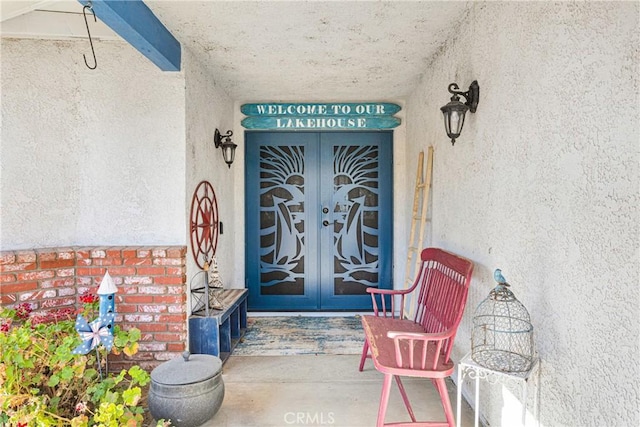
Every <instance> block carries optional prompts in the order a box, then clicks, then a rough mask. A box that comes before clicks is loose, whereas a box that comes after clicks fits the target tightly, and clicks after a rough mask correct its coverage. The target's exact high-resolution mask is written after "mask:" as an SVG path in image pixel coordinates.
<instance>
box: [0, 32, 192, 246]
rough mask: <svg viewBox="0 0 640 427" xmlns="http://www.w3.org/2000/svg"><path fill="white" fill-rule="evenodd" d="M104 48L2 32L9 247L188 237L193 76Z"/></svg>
mask: <svg viewBox="0 0 640 427" xmlns="http://www.w3.org/2000/svg"><path fill="white" fill-rule="evenodd" d="M94 45H95V48H96V55H97V59H98V68H97V69H96V70H93V71H92V70H89V69H88V68H87V67H86V66H85V64H84V61H83V58H82V54H83V53H86V54H88V55H89V56H90V50H89V44H88V43H87V41H46V40H17V39H2V45H1V52H2V64H1V67H2V76H1V87H2V131H1V135H2V141H1V145H0V162H1V163H0V165H1V175H0V181H1V182H0V210H1V212H2V214H1V215H0V247H1V249H3V250H7V249H24V248H38V247H48V246H65V245H111V244H115V245H128V244H131V245H145V244H153V245H158V244H184V243H185V233H184V230H185V215H184V209H183V204H182V203H181V201H182V200H184V199H185V188H184V187H185V185H184V176H185V142H184V141H185V130H184V115H185V112H184V110H185V101H184V76H183V74H182V73H163V72H161V71H160V70H158V69H157V67H155V66H154V65H153V64H152V63H151V62H149V61H148V60H147V59H146V58H145V57H143V56H142V55H140V54H139V53H138V52H137V51H136V50H135V49H133V48H132V47H131V46H129V45H128V44H127V43H125V42H116V41H110V42H94ZM89 60H91V58H89ZM177 201H180V202H179V203H176V202H177Z"/></svg>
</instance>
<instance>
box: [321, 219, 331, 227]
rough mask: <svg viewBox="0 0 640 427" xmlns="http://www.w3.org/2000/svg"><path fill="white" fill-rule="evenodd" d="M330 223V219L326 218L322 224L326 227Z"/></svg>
mask: <svg viewBox="0 0 640 427" xmlns="http://www.w3.org/2000/svg"><path fill="white" fill-rule="evenodd" d="M329 224H331V223H330V222H329V221H328V220H326V219H325V220H324V221H322V225H324V226H325V227H326V226H328V225H329Z"/></svg>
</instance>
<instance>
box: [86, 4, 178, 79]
mask: <svg viewBox="0 0 640 427" xmlns="http://www.w3.org/2000/svg"><path fill="white" fill-rule="evenodd" d="M78 1H79V2H80V3H81V4H82V5H87V4H89V3H91V7H92V9H93V11H94V12H95V14H96V17H98V18H99V19H100V20H101V21H102V22H104V23H105V24H107V25H108V26H109V27H111V29H112V30H113V31H115V32H116V33H118V34H119V35H120V37H122V38H123V39H124V40H126V41H127V42H129V44H130V45H131V46H133V47H135V48H136V49H137V50H138V51H139V52H140V53H142V54H143V55H144V56H146V57H147V58H149V59H150V60H151V62H153V63H154V64H156V65H157V66H158V68H160V69H161V70H162V71H180V58H181V49H180V42H179V41H178V40H176V38H175V37H173V35H172V34H171V33H170V32H169V30H167V28H166V27H165V26H164V25H163V24H162V22H160V20H159V19H158V18H156V16H155V15H154V14H153V12H151V10H150V9H149V7H147V5H146V4H144V2H143V1H142V0H129V1H118V0H92V1H89V0H78Z"/></svg>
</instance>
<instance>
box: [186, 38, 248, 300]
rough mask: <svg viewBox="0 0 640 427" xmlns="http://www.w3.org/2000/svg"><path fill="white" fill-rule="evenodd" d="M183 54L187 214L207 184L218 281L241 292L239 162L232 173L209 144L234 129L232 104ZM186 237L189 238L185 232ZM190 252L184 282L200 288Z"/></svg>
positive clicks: (192, 58) (195, 58)
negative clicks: (213, 208)
mask: <svg viewBox="0 0 640 427" xmlns="http://www.w3.org/2000/svg"><path fill="white" fill-rule="evenodd" d="M183 55H184V58H183V67H184V72H185V77H186V90H185V99H186V117H185V126H186V147H187V148H186V152H187V154H186V165H187V168H186V193H187V194H186V215H187V216H188V215H189V214H190V209H191V200H192V196H193V192H194V191H195V189H196V187H197V185H198V184H199V183H200V182H201V181H203V180H206V181H209V183H211V185H212V186H213V189H214V191H215V193H216V199H217V201H218V213H219V215H220V218H219V219H220V221H222V223H223V225H224V226H223V234H221V235H219V237H218V246H217V250H216V259H217V261H218V268H219V271H220V278H221V280H222V282H223V283H224V284H225V287H226V288H242V287H244V283H242V282H239V281H238V280H237V278H236V276H237V275H238V274H239V271H238V269H236V268H235V261H234V247H235V245H236V242H238V241H239V242H240V247H243V245H242V241H241V240H238V237H237V234H238V227H242V223H241V222H237V221H236V218H237V217H240V218H242V217H243V216H244V215H243V214H242V212H236V211H234V201H235V198H236V197H242V192H236V191H234V176H235V175H236V169H237V168H238V165H239V163H241V162H242V160H236V161H235V163H234V164H233V165H232V166H231V168H229V167H227V164H226V163H225V162H224V159H223V157H222V150H220V149H218V148H215V145H214V142H213V135H214V133H215V130H216V128H218V129H219V130H220V132H221V133H223V134H225V133H226V132H227V130H229V129H233V102H232V101H231V100H230V99H229V97H228V96H227V95H226V94H225V92H224V90H222V89H221V88H220V87H219V86H218V85H217V84H216V81H215V77H214V76H212V75H210V74H209V73H208V72H207V71H206V70H205V68H204V67H203V66H202V64H201V63H200V62H199V61H198V56H197V55H195V54H193V53H192V52H191V51H189V50H188V49H184V50H183ZM232 140H233V141H234V142H235V143H236V144H238V149H237V150H236V151H238V152H239V151H242V147H241V146H240V144H239V143H238V141H237V136H235V135H234V137H233V138H232ZM236 194H238V195H239V196H236ZM185 233H186V234H187V236H189V230H187V228H185ZM187 239H189V237H187ZM188 247H189V253H188V255H187V280H188V281H189V283H191V282H192V281H193V285H194V286H202V283H203V282H202V280H201V279H199V278H196V279H195V280H193V278H194V276H195V274H196V273H197V272H198V271H200V269H199V268H198V267H197V265H196V263H195V261H194V259H193V255H192V253H191V246H190V244H189V245H188ZM200 276H203V275H200ZM189 304H190V303H189Z"/></svg>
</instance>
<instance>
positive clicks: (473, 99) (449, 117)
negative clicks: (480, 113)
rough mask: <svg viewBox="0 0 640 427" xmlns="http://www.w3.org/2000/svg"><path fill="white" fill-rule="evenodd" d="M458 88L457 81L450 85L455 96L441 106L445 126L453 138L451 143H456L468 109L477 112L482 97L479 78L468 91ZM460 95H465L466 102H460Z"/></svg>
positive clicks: (449, 135)
mask: <svg viewBox="0 0 640 427" xmlns="http://www.w3.org/2000/svg"><path fill="white" fill-rule="evenodd" d="M457 89H458V84H457V83H451V84H450V85H449V93H451V94H453V96H452V97H451V101H449V103H448V104H447V105H445V106H444V107H441V108H440V110H441V111H442V114H443V115H444V128H445V130H446V131H447V136H448V137H449V138H451V145H453V144H455V142H456V138H458V137H459V136H460V132H462V126H463V125H464V115H465V114H466V112H467V110H468V111H471V112H472V113H475V112H476V108H477V107H478V101H479V99H480V86H478V81H477V80H474V81H473V83H471V86H469V90H468V91H467V92H460V91H458V90H457ZM459 95H462V96H464V98H465V100H466V102H465V103H464V104H463V103H462V102H460V96H459Z"/></svg>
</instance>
